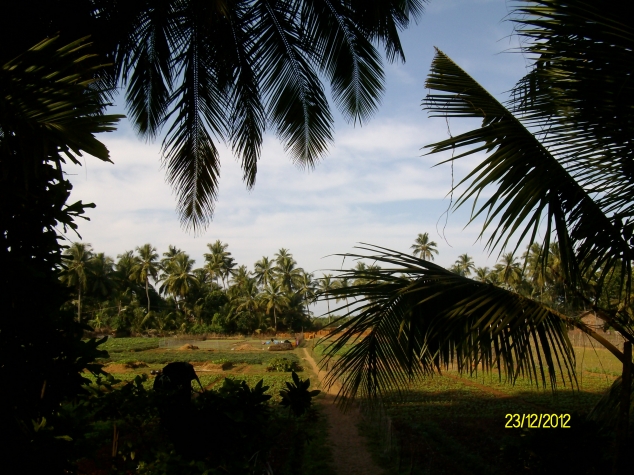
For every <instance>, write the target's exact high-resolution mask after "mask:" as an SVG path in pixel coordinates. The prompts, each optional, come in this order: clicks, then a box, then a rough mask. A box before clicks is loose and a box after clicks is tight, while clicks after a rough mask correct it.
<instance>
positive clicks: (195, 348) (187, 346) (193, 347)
mask: <svg viewBox="0 0 634 475" xmlns="http://www.w3.org/2000/svg"><path fill="white" fill-rule="evenodd" d="M178 349H179V350H197V349H198V347H197V346H195V345H192V344H191V343H187V344H186V345H183V346H181V347H179V348H178Z"/></svg>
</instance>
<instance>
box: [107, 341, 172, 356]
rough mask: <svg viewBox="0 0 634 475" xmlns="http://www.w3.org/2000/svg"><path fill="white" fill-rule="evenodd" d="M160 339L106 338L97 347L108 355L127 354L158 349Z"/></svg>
mask: <svg viewBox="0 0 634 475" xmlns="http://www.w3.org/2000/svg"><path fill="white" fill-rule="evenodd" d="M159 340H160V338H143V337H138V338H108V340H107V341H106V342H105V343H103V344H102V345H100V346H99V348H100V349H102V350H107V351H108V353H110V354H112V353H129V352H137V351H145V350H152V349H155V348H158V347H159Z"/></svg>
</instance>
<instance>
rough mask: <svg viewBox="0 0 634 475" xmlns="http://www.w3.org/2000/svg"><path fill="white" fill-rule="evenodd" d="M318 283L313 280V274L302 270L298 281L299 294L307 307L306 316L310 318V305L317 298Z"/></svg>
mask: <svg viewBox="0 0 634 475" xmlns="http://www.w3.org/2000/svg"><path fill="white" fill-rule="evenodd" d="M315 288H316V283H315V281H314V280H313V274H311V273H308V272H305V271H303V270H302V272H301V274H300V278H299V279H298V281H297V294H298V295H299V296H300V297H301V299H302V301H303V302H304V307H305V308H306V316H307V317H308V318H309V319H310V310H309V308H308V305H309V303H310V302H312V301H313V300H314V299H315Z"/></svg>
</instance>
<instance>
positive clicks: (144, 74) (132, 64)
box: [117, 2, 178, 138]
mask: <svg viewBox="0 0 634 475" xmlns="http://www.w3.org/2000/svg"><path fill="white" fill-rule="evenodd" d="M134 13H135V16H136V18H135V21H134V24H135V28H132V29H131V32H130V35H129V37H128V41H129V44H128V48H121V49H120V51H121V53H122V57H119V58H117V62H118V63H119V64H118V66H119V69H121V72H120V74H121V77H122V81H123V83H124V84H125V85H127V90H126V101H127V104H128V110H129V112H130V116H131V117H130V118H131V119H132V123H133V124H134V125H135V126H136V128H137V131H138V133H139V134H140V135H142V136H148V137H149V138H154V137H155V135H156V134H157V133H158V131H159V129H160V127H161V125H162V124H163V122H164V120H165V117H166V113H167V106H168V104H169V99H170V94H171V89H172V84H173V79H174V78H173V74H174V70H173V67H172V64H173V58H172V51H174V50H175V49H176V41H177V37H178V35H177V33H176V24H177V15H176V12H175V8H174V5H173V2H158V3H157V4H156V5H155V6H154V8H151V9H148V10H139V11H136V12H134Z"/></svg>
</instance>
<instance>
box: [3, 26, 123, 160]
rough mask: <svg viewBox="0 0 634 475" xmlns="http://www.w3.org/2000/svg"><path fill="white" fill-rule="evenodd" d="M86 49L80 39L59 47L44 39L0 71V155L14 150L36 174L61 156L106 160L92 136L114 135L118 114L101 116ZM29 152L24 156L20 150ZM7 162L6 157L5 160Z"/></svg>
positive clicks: (94, 67) (96, 68)
mask: <svg viewBox="0 0 634 475" xmlns="http://www.w3.org/2000/svg"><path fill="white" fill-rule="evenodd" d="M90 46H91V44H90V43H88V42H86V39H85V38H84V39H80V40H77V41H74V42H72V43H69V44H67V45H63V46H60V45H58V44H57V38H51V39H47V40H44V41H42V42H40V43H38V44H37V45H35V46H34V47H32V48H31V49H29V50H28V51H27V52H25V53H24V54H22V55H21V56H19V57H17V58H16V59H14V60H12V61H10V62H8V63H6V64H4V65H2V67H1V68H0V91H2V93H1V94H0V145H1V148H2V150H3V152H2V153H3V154H4V153H9V150H11V149H13V150H20V151H21V155H23V156H25V157H33V163H31V164H27V163H26V162H25V163H24V166H25V167H26V166H31V165H32V166H33V167H34V169H37V167H38V166H41V163H43V162H47V161H49V160H54V161H57V165H58V166H59V165H60V162H63V161H64V158H63V156H65V157H66V158H68V159H69V160H71V161H73V162H74V163H76V164H80V163H81V162H80V161H79V158H78V157H81V156H82V153H88V154H89V155H92V156H94V157H97V158H99V159H100V160H104V161H110V158H109V152H108V149H107V148H106V146H105V145H104V144H103V143H101V142H100V141H99V140H97V139H96V138H95V134H97V133H100V132H109V131H112V130H114V125H115V124H116V122H117V121H118V120H119V119H120V118H122V117H123V116H121V115H104V114H103V110H104V109H105V106H106V103H105V102H104V93H103V91H102V90H100V89H99V87H96V80H95V74H96V72H97V71H99V70H100V69H101V68H102V65H100V64H99V63H98V62H97V61H96V60H95V57H94V55H92V54H90V53H89V52H88V51H89V48H90ZM27 150H28V151H29V152H28V153H27V152H26V151H27ZM7 159H8V158H7Z"/></svg>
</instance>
